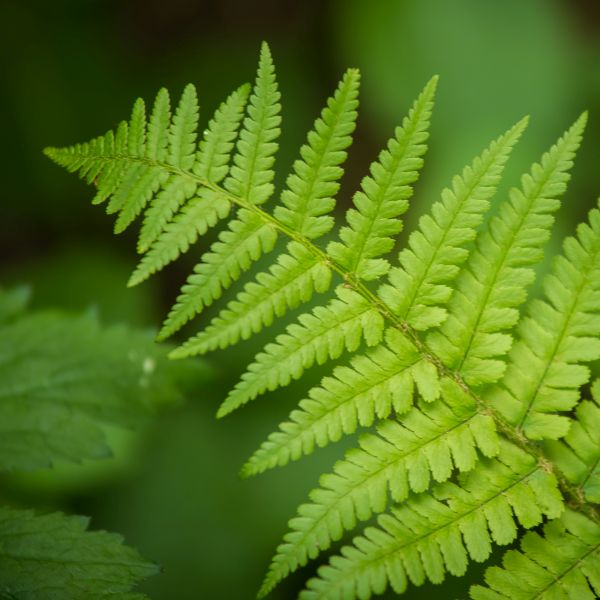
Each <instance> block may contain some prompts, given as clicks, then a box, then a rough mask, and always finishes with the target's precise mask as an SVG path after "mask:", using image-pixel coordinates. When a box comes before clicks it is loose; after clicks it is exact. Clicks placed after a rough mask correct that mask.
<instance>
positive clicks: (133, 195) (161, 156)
mask: <svg viewBox="0 0 600 600" xmlns="http://www.w3.org/2000/svg"><path fill="white" fill-rule="evenodd" d="M170 121H171V101H170V98H169V92H168V91H167V90H166V89H165V88H162V89H161V90H160V91H159V92H158V94H157V95H156V99H155V101H154V107H153V109H152V114H151V115H150V120H149V121H148V131H147V133H146V144H145V147H144V150H145V152H144V154H143V155H142V156H140V157H136V158H138V159H146V160H138V161H136V162H134V163H133V165H132V168H131V169H129V170H128V172H127V174H126V175H125V177H124V179H123V182H122V184H121V186H120V187H119V189H118V190H117V191H116V192H115V193H114V195H113V197H112V199H111V201H110V202H109V204H108V208H107V212H108V213H112V212H117V211H118V212H119V215H118V217H117V220H116V222H115V233H121V232H122V231H125V229H127V228H128V227H129V225H131V223H132V222H133V221H134V220H135V218H136V217H137V216H138V215H139V214H141V213H142V211H143V210H144V209H145V208H146V205H147V204H148V202H150V200H151V199H152V197H153V196H154V195H155V194H156V192H157V191H158V190H159V189H160V188H161V187H162V186H163V185H164V184H165V183H166V182H167V181H168V180H169V174H168V173H167V172H166V171H165V170H164V169H162V168H161V167H160V166H159V163H161V162H162V161H165V160H166V159H167V156H168V141H169V124H170ZM106 156H109V157H110V156H111V155H110V154H105V155H99V156H98V157H97V158H98V159H100V161H103V160H106V158H105V157H106ZM109 160H110V159H109ZM113 160H119V158H118V157H114V158H113ZM105 165H106V163H104V165H103V166H104V167H105Z"/></svg>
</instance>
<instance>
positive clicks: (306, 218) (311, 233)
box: [177, 70, 359, 356]
mask: <svg viewBox="0 0 600 600" xmlns="http://www.w3.org/2000/svg"><path fill="white" fill-rule="evenodd" d="M358 84H359V76H358V72H357V71H356V70H349V71H348V72H347V73H346V74H345V75H344V77H343V78H342V80H341V81H340V83H339V85H338V87H337V90H336V92H335V94H334V95H333V97H332V98H330V99H329V100H328V102H327V106H326V107H325V108H324V109H323V111H322V113H321V116H320V117H319V118H318V119H317V120H316V121H315V124H314V128H313V130H312V131H311V132H310V133H309V134H308V143H307V144H305V145H303V146H302V148H301V149H300V156H301V157H302V160H297V161H296V162H295V163H294V173H293V174H292V175H290V176H289V177H288V180H287V189H286V190H285V191H284V192H283V193H282V195H281V201H282V204H283V206H277V207H276V208H275V217H276V218H277V219H278V220H279V221H280V223H281V224H282V225H283V226H285V227H288V228H289V229H290V230H292V231H293V232H294V235H297V234H300V235H303V236H305V237H307V238H316V237H320V236H322V235H323V234H324V233H326V232H327V231H328V230H329V229H330V228H331V225H332V224H333V220H332V218H331V217H329V216H327V213H328V212H330V211H331V210H332V209H333V206H334V203H335V201H334V195H335V193H336V192H337V189H338V187H339V184H338V183H337V181H338V179H339V178H340V177H341V175H342V174H343V170H342V168H341V167H340V165H341V164H342V163H343V162H344V160H345V159H346V152H345V149H346V148H347V147H348V146H349V145H350V143H351V141H352V137H351V133H352V131H353V130H354V123H355V121H356V115H357V113H356V107H357V105H358V100H357V95H358ZM328 273H329V267H328V266H327V265H325V264H323V263H322V262H321V261H319V260H318V257H316V256H315V255H314V254H312V253H310V252H307V250H306V249H305V247H304V246H303V245H301V244H299V243H296V242H291V243H290V244H288V253H287V254H284V255H282V256H280V257H278V259H277V261H276V262H275V263H274V264H273V265H272V266H271V267H270V268H269V269H268V270H267V271H266V272H263V273H260V274H259V275H258V276H257V278H256V280H255V281H254V282H252V283H249V284H247V285H246V286H245V288H244V290H243V291H242V292H240V294H238V297H237V298H236V299H235V300H233V301H232V302H230V303H229V305H228V306H227V307H226V308H225V309H224V310H223V311H221V313H220V314H219V315H217V317H215V318H214V319H213V321H212V322H211V323H210V325H209V326H208V327H207V329H206V330H205V331H202V332H200V333H199V334H198V335H197V336H195V337H194V338H192V339H190V340H188V342H186V343H185V344H184V345H183V346H182V348H181V349H180V350H179V351H178V352H177V355H178V356H189V355H193V354H198V353H203V352H206V351H208V350H211V349H214V348H217V347H220V348H224V347H225V346H227V345H229V344H233V343H235V342H237V341H238V340H239V339H240V338H242V339H247V338H248V337H249V336H250V335H252V334H253V333H257V332H258V331H260V330H261V329H262V328H263V327H264V326H267V325H270V324H271V323H272V322H273V319H274V316H275V315H276V316H282V315H283V314H285V312H286V311H287V310H288V309H292V308H295V307H296V306H298V305H299V304H300V302H306V301H307V300H309V299H310V297H311V296H312V293H313V291H314V290H315V289H316V290H317V291H325V290H326V289H327V288H328V287H329V282H330V279H331V278H330V275H328Z"/></svg>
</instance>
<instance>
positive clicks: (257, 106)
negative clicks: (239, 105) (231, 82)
mask: <svg viewBox="0 0 600 600" xmlns="http://www.w3.org/2000/svg"><path fill="white" fill-rule="evenodd" d="M280 97H281V94H280V93H279V90H278V89H277V81H276V79H275V67H274V66H273V59H272V57H271V51H270V50H269V46H268V45H267V44H266V43H263V44H262V46H261V49H260V58H259V61H258V70H257V72H256V83H255V84H254V88H253V90H252V95H251V96H250V101H249V106H248V115H247V116H246V118H245V119H244V123H243V126H242V131H241V132H240V139H239V141H238V143H237V152H236V154H235V155H234V157H233V165H232V166H231V169H230V171H229V175H228V176H227V179H225V182H224V186H225V189H226V190H227V191H228V192H230V193H231V194H233V195H235V196H237V197H238V198H244V199H245V200H247V201H248V202H250V203H251V204H262V203H264V202H266V201H267V200H268V199H269V198H270V197H271V195H272V194H273V190H274V187H273V183H272V182H273V177H274V176H275V173H274V171H273V165H274V163H275V153H276V151H277V148H278V145H277V142H276V140H277V138H278V137H279V134H280V133H281V130H280V129H279V125H280V124H281V116H280V114H279V113H280V112H281V104H280V103H279V99H280Z"/></svg>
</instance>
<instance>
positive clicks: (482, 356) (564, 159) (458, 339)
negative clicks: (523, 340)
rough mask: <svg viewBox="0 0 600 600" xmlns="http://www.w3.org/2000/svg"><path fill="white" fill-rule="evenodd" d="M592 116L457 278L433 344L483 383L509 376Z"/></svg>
mask: <svg viewBox="0 0 600 600" xmlns="http://www.w3.org/2000/svg"><path fill="white" fill-rule="evenodd" d="M586 120H587V115H586V114H583V115H582V116H581V117H580V118H579V119H578V120H577V121H576V123H575V124H574V125H573V126H572V127H571V128H570V129H569V130H568V131H567V132H566V133H565V135H564V136H563V137H561V138H560V139H559V140H558V141H557V142H556V144H555V145H554V146H552V148H550V150H549V151H548V152H546V153H545V154H544V155H543V156H542V159H541V161H540V163H539V164H538V163H536V164H534V165H533V167H532V168H531V172H530V174H528V175H524V176H523V178H522V186H521V189H516V188H513V189H512V190H511V191H510V197H509V200H508V201H506V202H503V203H502V204H501V205H500V209H499V211H498V214H497V215H494V216H493V217H492V218H491V219H490V221H489V223H488V226H487V228H486V230H485V231H484V232H483V234H482V235H481V236H479V237H478V239H477V249H476V250H475V251H474V252H473V253H472V254H471V256H470V260H469V262H468V264H467V266H466V268H465V269H463V271H462V272H461V273H460V276H459V277H458V279H457V281H456V288H457V289H456V290H455V291H454V293H453V295H452V299H451V301H450V304H449V307H448V312H449V315H448V319H447V320H446V321H445V322H444V324H443V326H442V327H441V329H440V331H439V332H434V333H433V334H431V335H430V336H428V339H427V343H428V346H429V347H430V348H431V350H432V351H433V352H435V353H436V355H437V356H439V357H440V358H441V359H442V361H443V362H444V364H445V365H446V366H447V367H448V368H450V369H452V370H454V371H459V372H460V373H461V374H462V376H463V377H464V379H465V381H466V382H467V383H469V384H471V385H474V386H479V385H483V384H488V383H493V382H495V381H497V380H498V379H500V378H501V377H502V374H503V373H504V369H505V363H504V362H502V361H501V360H499V358H501V357H502V356H503V355H504V354H506V353H507V352H508V350H509V348H510V346H511V344H512V338H511V336H510V335H509V334H508V333H506V332H507V331H509V330H510V329H511V328H513V327H514V325H515V324H516V323H517V321H518V319H519V312H518V307H519V306H520V305H521V304H523V302H525V299H526V290H527V286H528V285H530V284H531V282H532V281H533V279H534V276H535V274H534V270H533V267H534V266H535V265H536V264H537V263H539V262H540V261H541V260H542V258H543V247H544V244H545V243H546V242H547V241H548V239H549V237H550V228H551V226H552V224H553V223H554V217H553V213H554V212H556V211H557V210H558V208H559V207H560V202H559V201H558V198H560V196H561V195H562V194H564V192H565V190H566V188H567V182H568V180H569V169H570V168H571V167H572V166H573V158H574V156H575V152H576V150H577V148H578V147H579V145H580V143H581V136H582V134H583V129H584V127H585V123H586Z"/></svg>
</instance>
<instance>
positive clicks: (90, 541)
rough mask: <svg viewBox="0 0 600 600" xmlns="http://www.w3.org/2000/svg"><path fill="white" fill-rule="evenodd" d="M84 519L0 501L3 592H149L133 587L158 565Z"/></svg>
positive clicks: (131, 597) (126, 596) (72, 596)
mask: <svg viewBox="0 0 600 600" xmlns="http://www.w3.org/2000/svg"><path fill="white" fill-rule="evenodd" d="M88 524H89V520H88V519H87V518H85V517H74V516H69V517H68V516H65V515H63V514H61V513H52V514H47V515H35V514H34V513H33V512H32V511H30V510H17V509H13V508H7V507H0V553H1V554H2V561H0V581H2V596H3V597H4V598H62V599H64V600H86V599H88V598H94V599H97V600H100V599H101V598H109V597H118V598H121V599H122V600H142V599H144V598H147V597H146V596H145V595H142V594H136V593H134V592H132V591H131V590H132V588H133V586H135V585H136V584H137V583H138V582H140V581H141V580H143V579H146V578H147V577H150V576H151V575H155V574H156V573H157V572H158V568H157V567H156V566H155V565H153V564H151V563H149V562H147V561H146V560H144V559H143V558H142V557H141V556H140V555H139V554H138V553H137V551H135V550H134V549H133V548H129V547H127V546H124V545H123V540H122V538H121V537H120V536H118V535H115V534H112V533H107V532H105V531H87V528H88Z"/></svg>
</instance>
